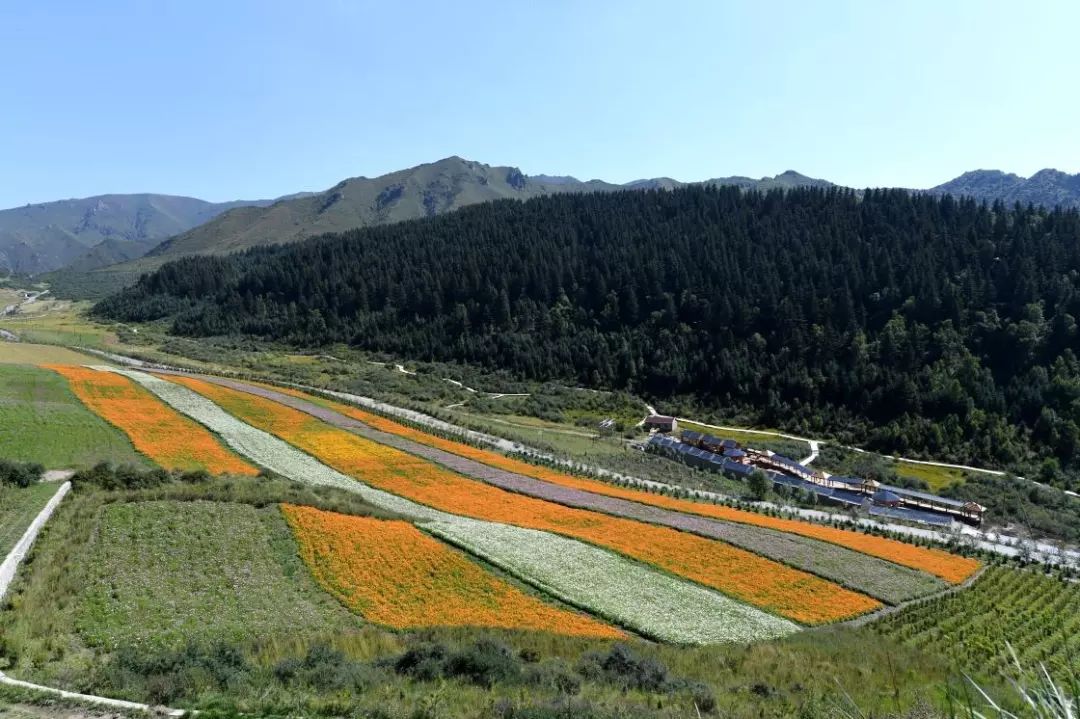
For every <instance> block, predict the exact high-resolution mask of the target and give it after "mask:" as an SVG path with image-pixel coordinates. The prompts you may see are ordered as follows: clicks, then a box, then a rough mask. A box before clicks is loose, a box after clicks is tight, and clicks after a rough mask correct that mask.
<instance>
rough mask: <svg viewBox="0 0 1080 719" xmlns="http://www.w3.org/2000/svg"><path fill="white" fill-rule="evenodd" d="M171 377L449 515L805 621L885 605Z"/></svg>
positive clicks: (338, 465)
mask: <svg viewBox="0 0 1080 719" xmlns="http://www.w3.org/2000/svg"><path fill="white" fill-rule="evenodd" d="M168 379H170V380H171V381H174V382H177V383H179V384H182V385H184V386H186V387H188V388H190V389H192V390H195V391H196V392H199V393H200V394H202V395H204V396H206V397H208V398H209V399H211V400H212V401H214V402H215V403H217V404H218V405H219V406H221V407H222V408H223V409H225V410H226V411H227V412H229V413H230V414H233V415H234V416H236V417H237V418H239V419H241V420H243V421H245V422H247V423H249V424H251V425H253V426H255V427H258V428H259V429H262V430H265V431H267V432H270V433H272V434H275V435H277V436H278V437H280V438H282V439H284V440H285V441H287V442H289V443H290V444H292V445H293V446H295V447H297V448H299V449H301V450H303V451H305V452H307V453H309V454H311V455H312V456H314V457H316V458H317V459H319V460H320V461H322V462H324V463H326V464H327V465H329V466H331V467H333V468H334V469H337V470H338V471H339V472H343V473H345V474H348V475H350V476H353V477H356V478H358V479H361V480H362V481H364V482H365V483H367V484H369V485H371V486H373V487H377V488H379V489H382V490H385V491H388V492H392V493H394V494H397V495H399V496H402V497H405V498H408V499H411V500H414V501H416V502H420V503H422V504H426V505H428V506H430V507H434V508H436V509H440V510H443V511H445V512H451V513H454V514H458V515H462V516H467V517H474V518H477V519H486V520H489V521H494V522H502V523H505V524H513V525H517V526H520V527H528V528H532V529H541V530H547V531H552V532H557V533H559V534H563V535H565V536H568V537H574V538H576V539H581V540H584V541H586V542H589V543H592V544H595V545H597V546H602V547H607V548H609V549H613V550H615V551H618V552H620V553H622V554H624V555H627V556H629V557H633V558H635V559H639V560H641V561H643V562H646V563H649V564H652V565H654V566H657V567H660V568H662V569H665V570H667V571H669V572H671V573H673V574H677V575H680V576H683V577H686V578H688V579H692V580H694V581H696V582H698V583H700V584H703V585H706V586H709V587H713V588H715V589H717V590H719V591H721V592H723V593H725V594H727V595H729V596H731V597H733V598H735V599H738V600H741V601H744V602H746V603H748V604H752V605H754V606H757V607H761V608H763V609H766V610H768V611H771V612H773V613H775V614H779V615H781V616H784V617H787V618H789V619H793V620H795V621H798V622H802V623H804V624H821V623H826V622H834V621H838V620H841V619H846V618H849V617H853V616H858V615H861V614H865V613H867V612H870V611H873V610H876V609H879V608H880V607H881V604H880V603H879V602H878V601H877V600H875V599H872V598H870V597H868V596H865V595H863V594H859V593H858V592H853V591H851V590H848V589H845V588H843V587H840V586H839V585H836V584H834V583H832V582H829V581H826V580H824V579H821V578H819V577H816V576H814V575H812V574H809V573H806V572H803V571H800V570H797V569H793V568H791V567H788V566H785V565H783V564H780V563H778V562H774V561H772V560H769V559H766V558H764V557H760V556H758V555H756V554H752V553H750V552H747V551H745V550H742V549H738V548H736V547H732V546H731V545H728V544H724V543H722V542H718V541H715V540H710V539H705V538H703V537H699V536H697V535H693V534H688V533H685V532H680V531H677V530H674V529H669V528H667V527H659V526H655V525H651V524H645V523H642V522H636V521H633V520H628V519H621V518H618V517H612V516H608V515H604V514H600V513H596V512H590V511H586V510H580V509H572V508H569V507H564V506H562V505H559V504H554V503H551V502H546V501H543V500H539V499H534V498H531V497H525V496H522V495H518V494H514V493H511V492H507V491H504V490H502V489H498V488H496V487H493V486H491V485H488V484H484V483H483V482H479V481H475V480H472V479H468V478H466V477H463V476H461V475H458V474H455V473H453V472H450V471H448V470H445V469H443V468H441V467H439V466H437V465H435V464H433V463H431V462H428V461H426V460H422V459H420V458H418V457H415V456H413V455H410V454H408V453H406V452H402V451H399V450H397V449H393V448H391V447H387V446H384V445H380V444H377V443H375V442H371V441H369V440H367V439H364V438H362V437H358V436H356V435H354V434H352V433H350V432H346V431H344V430H339V429H336V428H334V427H331V426H329V425H327V424H325V423H323V422H321V421H319V420H317V419H315V418H313V417H311V416H309V415H307V414H304V413H303V412H300V411H298V410H294V409H291V408H289V407H285V406H283V405H281V404H278V403H276V402H271V401H269V400H266V399H263V398H261V397H255V396H253V395H249V394H246V393H243V392H238V391H235V390H231V389H226V388H224V387H221V386H218V385H214V384H210V383H207V382H204V381H202V380H198V379H194V378H190V377H169V378H168Z"/></svg>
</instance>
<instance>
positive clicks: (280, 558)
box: [0, 489, 363, 681]
mask: <svg viewBox="0 0 1080 719" xmlns="http://www.w3.org/2000/svg"><path fill="white" fill-rule="evenodd" d="M34 555H35V558H34V561H33V562H32V563H31V564H30V565H28V566H29V567H30V568H32V569H33V571H31V572H28V573H24V574H23V575H21V578H20V580H19V583H18V584H17V586H16V588H15V594H14V596H13V598H12V602H13V607H12V611H11V612H8V613H6V614H5V615H4V617H3V618H4V626H3V628H2V630H0V631H2V632H3V634H4V636H5V641H6V646H7V648H8V651H9V652H11V654H9V656H15V657H17V658H18V659H17V662H18V665H19V669H20V670H22V671H29V672H31V673H33V674H34V675H35V676H38V677H39V678H41V679H43V680H45V679H47V680H50V681H53V680H56V678H57V677H67V676H70V675H71V673H72V672H77V671H78V670H80V669H83V668H85V661H86V659H87V658H88V657H91V656H93V655H94V654H101V655H108V653H109V652H112V651H116V650H117V649H120V648H133V647H140V648H142V650H144V651H147V652H152V651H166V650H173V649H176V648H178V647H182V646H184V645H186V644H187V643H188V642H190V641H196V642H200V641H201V642H204V643H207V642H209V643H217V642H233V643H237V644H241V645H244V646H251V645H252V644H253V643H256V644H257V643H260V642H269V641H274V640H288V639H290V638H292V637H298V636H305V635H306V636H309V637H310V636H312V635H317V636H325V635H329V634H333V633H343V632H344V631H345V630H347V629H349V628H353V629H359V628H361V625H362V624H363V622H362V620H360V619H359V618H357V617H356V616H354V615H352V614H351V613H349V612H348V611H347V610H346V609H344V608H343V607H341V606H340V605H339V604H338V603H337V602H336V601H334V600H333V599H332V598H331V597H329V596H328V595H326V594H324V593H323V592H322V591H321V590H320V589H319V588H318V587H317V586H316V585H315V584H314V581H313V580H312V579H311V578H310V575H309V573H308V572H307V569H306V568H305V567H304V565H303V563H302V562H301V561H300V559H299V556H298V555H297V550H296V546H295V541H294V540H293V538H292V534H291V532H290V531H289V528H288V526H287V525H286V523H285V520H284V518H283V517H282V516H281V514H280V511H279V509H278V508H277V506H276V505H270V506H267V507H263V508H258V507H255V506H252V505H249V504H236V503H228V502H208V501H201V500H199V501H174V500H164V501H132V502H118V503H109V502H103V501H101V496H100V495H99V494H96V493H91V494H86V493H85V490H82V491H80V490H79V489H76V491H75V493H74V494H73V496H72V497H70V498H69V499H68V500H67V501H65V502H64V503H63V504H61V506H60V509H59V510H58V512H57V514H56V515H55V516H54V517H53V520H52V521H51V522H50V523H49V525H47V529H46V531H45V532H44V533H43V534H42V536H41V537H40V538H39V540H38V543H37V545H36V546H35V549H34Z"/></svg>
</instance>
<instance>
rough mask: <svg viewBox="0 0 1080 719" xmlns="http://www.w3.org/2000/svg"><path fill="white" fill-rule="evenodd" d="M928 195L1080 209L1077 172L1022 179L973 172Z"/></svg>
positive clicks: (1046, 173) (1042, 172) (993, 172)
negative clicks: (946, 195) (946, 194)
mask: <svg viewBox="0 0 1080 719" xmlns="http://www.w3.org/2000/svg"><path fill="white" fill-rule="evenodd" d="M928 192H932V193H934V194H938V195H940V194H945V193H948V194H951V195H957V196H960V195H962V196H965V197H974V198H976V199H979V200H986V201H987V202H993V201H994V200H1001V201H1003V202H1005V203H1006V204H1008V205H1012V204H1014V203H1016V202H1020V203H1022V204H1025V205H1026V204H1029V203H1030V204H1034V205H1044V206H1046V207H1055V206H1058V205H1060V206H1061V207H1080V173H1078V174H1075V175H1070V174H1068V173H1066V172H1061V171H1060V170H1051V169H1046V170H1040V171H1039V172H1036V173H1035V174H1034V175H1032V176H1031V177H1029V178H1026V179H1025V178H1023V177H1020V176H1019V175H1014V174H1011V173H1004V172H1001V171H1000V170H974V171H972V172H965V173H964V174H963V175H960V177H957V178H956V179H954V180H949V181H948V182H946V183H944V184H942V185H938V186H937V187H933V188H931V189H930V190H928Z"/></svg>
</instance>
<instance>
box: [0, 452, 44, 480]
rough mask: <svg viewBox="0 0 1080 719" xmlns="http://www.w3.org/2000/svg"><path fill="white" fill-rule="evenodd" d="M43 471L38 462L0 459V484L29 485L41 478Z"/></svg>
mask: <svg viewBox="0 0 1080 719" xmlns="http://www.w3.org/2000/svg"><path fill="white" fill-rule="evenodd" d="M44 471H45V468H44V467H43V466H41V465H40V464H32V463H29V462H12V461H9V460H6V459H0V484H10V485H14V486H16V487H29V486H30V485H31V484H33V483H34V482H36V481H38V480H39V479H40V478H41V475H42V473H44Z"/></svg>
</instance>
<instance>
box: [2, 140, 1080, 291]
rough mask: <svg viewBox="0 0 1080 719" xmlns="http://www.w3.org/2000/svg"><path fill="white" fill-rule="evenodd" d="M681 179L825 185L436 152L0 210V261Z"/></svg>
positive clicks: (289, 233)
mask: <svg viewBox="0 0 1080 719" xmlns="http://www.w3.org/2000/svg"><path fill="white" fill-rule="evenodd" d="M688 184H698V185H734V186H738V187H741V188H743V189H747V190H762V191H767V190H771V189H776V188H781V189H787V188H793V187H808V186H809V187H831V186H833V183H831V182H829V181H827V180H821V179H815V178H811V177H807V176H805V175H801V174H799V173H797V172H794V171H791V170H789V171H787V172H784V173H781V174H779V175H776V176H774V177H764V178H760V179H753V178H750V177H742V176H732V177H717V178H712V179H709V180H704V181H702V182H695V183H686V182H682V181H679V180H675V179H672V178H669V177H659V178H649V179H641V180H635V181H633V182H628V183H625V184H615V183H609V182H605V181H602V180H584V181H583V180H579V179H577V178H575V177H571V176H560V175H531V176H530V175H526V174H524V173H522V172H521V171H520V170H519V169H517V168H515V167H502V166H491V165H486V164H483V163H480V162H474V161H470V160H465V159H462V158H460V157H448V158H445V159H443V160H439V161H438V162H432V163H427V164H423V165H419V166H417V167H413V168H410V169H407V170H400V171H398V172H393V173H390V174H387V175H382V176H380V177H376V178H368V177H354V178H349V179H346V180H343V181H341V182H339V183H338V184H336V185H334V186H333V187H331V188H330V189H328V190H325V191H323V192H316V193H300V194H297V195H290V196H287V197H283V198H278V199H277V200H255V201H236V202H224V203H210V202H205V201H203V200H198V199H195V198H190V197H173V196H167V195H152V194H140V195H102V196H99V197H92V198H87V199H82V200H64V201H60V202H50V203H45V204H40V205H27V206H25V207H20V208H15V209H11V210H4V211H0V270H7V271H9V272H11V271H13V272H18V273H24V274H39V273H43V272H48V271H51V270H56V269H60V268H66V269H67V270H68V271H69V272H77V273H87V272H94V271H99V270H102V268H105V269H104V270H103V271H104V272H107V273H109V274H110V275H111V277H112V279H111V280H110V282H109V283H108V284H110V285H116V284H124V283H125V282H127V281H128V279H127V278H130V277H133V276H136V275H138V274H141V273H142V272H145V271H147V270H152V269H154V268H156V267H158V266H160V265H161V264H163V263H164V262H167V261H168V260H170V259H174V258H176V257H182V256H187V255H194V254H220V253H226V252H232V251H236V250H242V249H246V248H248V247H254V246H260V245H268V244H281V243H288V242H296V241H300V240H304V239H307V238H310V237H314V236H317V235H321V234H325V233H328V232H340V231H344V230H349V229H353V228H356V227H364V226H371V225H383V224H388V223H392V222H398V221H401V220H407V219H415V218H421V217H430V216H434V215H438V214H441V213H444V212H449V211H452V210H456V209H458V208H461V207H464V206H467V205H471V204H475V203H478V202H485V201H489V200H497V199H507V198H513V199H523V200H524V199H528V198H531V197H537V196H542V195H550V194H558V193H579V192H614V191H621V190H650V189H673V188H676V187H682V186H685V185H688ZM925 191H926V192H930V193H934V194H943V193H950V194H954V195H966V196H971V197H975V198H976V199H979V200H988V201H992V200H998V199H1000V200H1003V201H1005V202H1006V203H1009V204H1012V203H1014V202H1021V203H1034V204H1044V205H1062V206H1066V207H1078V206H1080V175H1068V174H1066V173H1064V172H1059V171H1057V170H1042V171H1040V172H1038V173H1036V174H1035V175H1033V176H1032V177H1031V178H1027V179H1025V178H1022V177H1019V176H1017V175H1013V174H1006V173H1003V172H999V171H996V170H977V171H974V172H968V173H965V174H963V175H961V176H960V177H958V178H956V179H954V180H951V181H949V182H946V183H944V184H942V185H938V186H937V187H933V188H930V189H929V190H925Z"/></svg>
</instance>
